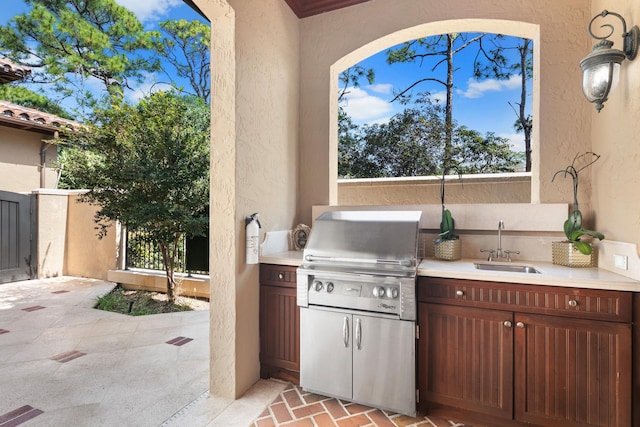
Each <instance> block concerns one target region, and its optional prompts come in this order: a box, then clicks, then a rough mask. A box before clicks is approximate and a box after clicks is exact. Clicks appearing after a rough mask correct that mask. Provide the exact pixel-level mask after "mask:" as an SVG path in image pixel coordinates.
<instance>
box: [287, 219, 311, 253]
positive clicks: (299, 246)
mask: <svg viewBox="0 0 640 427" xmlns="http://www.w3.org/2000/svg"><path fill="white" fill-rule="evenodd" d="M310 233H311V228H310V227H309V226H308V225H304V224H298V225H296V226H295V228H294V229H293V232H292V233H291V240H292V246H293V248H294V249H295V250H296V251H301V250H303V249H304V248H305V247H306V246H307V240H309V234H310Z"/></svg>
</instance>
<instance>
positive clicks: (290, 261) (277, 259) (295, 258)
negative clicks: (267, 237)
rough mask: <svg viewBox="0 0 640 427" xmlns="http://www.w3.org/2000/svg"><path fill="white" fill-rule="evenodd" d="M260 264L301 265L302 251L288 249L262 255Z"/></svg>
mask: <svg viewBox="0 0 640 427" xmlns="http://www.w3.org/2000/svg"><path fill="white" fill-rule="evenodd" d="M260 264H276V265H290V266H292V267H299V266H300V265H301V264H302V251H286V252H277V253H272V254H268V255H260Z"/></svg>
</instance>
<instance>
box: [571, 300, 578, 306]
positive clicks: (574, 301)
mask: <svg viewBox="0 0 640 427" xmlns="http://www.w3.org/2000/svg"><path fill="white" fill-rule="evenodd" d="M577 306H578V301H576V300H574V299H572V300H569V307H577Z"/></svg>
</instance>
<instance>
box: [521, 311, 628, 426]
mask: <svg viewBox="0 0 640 427" xmlns="http://www.w3.org/2000/svg"><path fill="white" fill-rule="evenodd" d="M515 320H516V328H515V340H516V342H515V357H516V359H515V360H516V366H515V372H516V373H515V394H516V401H515V409H516V412H515V417H516V419H517V420H519V421H526V422H529V423H535V424H540V425H545V426H563V427H565V426H610V427H614V426H629V425H631V325H629V324H622V323H613V322H601V321H590V320H580V319H566V318H561V317H555V316H538V315H523V314H516V317H515Z"/></svg>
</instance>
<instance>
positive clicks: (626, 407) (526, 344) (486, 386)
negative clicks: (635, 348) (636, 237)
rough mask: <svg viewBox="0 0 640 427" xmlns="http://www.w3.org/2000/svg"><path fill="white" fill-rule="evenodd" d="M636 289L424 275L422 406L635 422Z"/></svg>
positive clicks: (550, 421)
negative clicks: (634, 292) (439, 277)
mask: <svg viewBox="0 0 640 427" xmlns="http://www.w3.org/2000/svg"><path fill="white" fill-rule="evenodd" d="M632 295H633V294H632V293H631V292H619V291H601V290H592V289H579V288H564V287H552V286H536V285H520V284H504V283H493V282H480V281H471V280H457V279H438V278H420V282H419V286H418V299H419V301H420V302H419V308H418V322H419V325H420V339H419V341H418V343H419V344H418V386H419V389H420V396H421V398H420V405H419V407H420V409H421V410H423V411H425V412H426V413H427V414H435V415H441V416H444V417H447V416H448V417H451V418H454V419H455V418H458V419H460V420H462V421H466V422H468V423H470V424H471V425H475V426H478V425H491V426H512V425H519V424H520V423H522V425H525V424H526V425H529V426H576V427H577V426H611V427H614V426H615V427H625V426H631V425H632V418H631V416H632V412H631V411H632V362H631V360H632V359H631V357H632V340H631V337H632V325H631V323H632Z"/></svg>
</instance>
